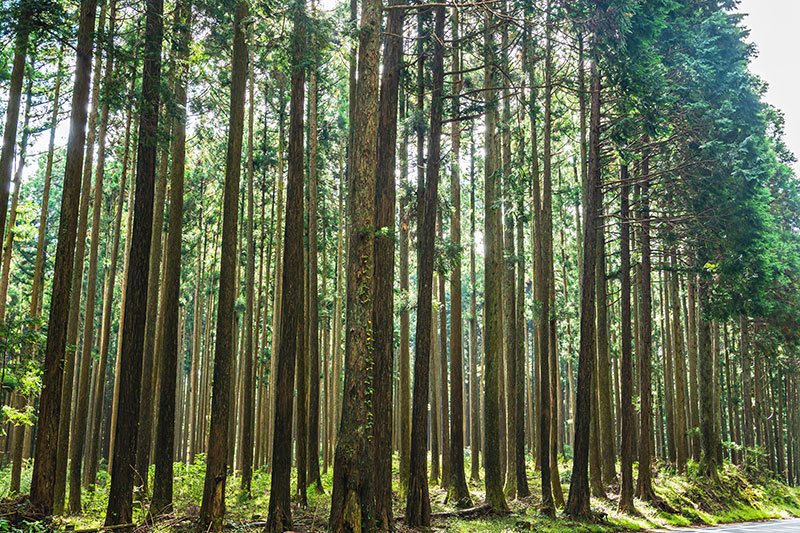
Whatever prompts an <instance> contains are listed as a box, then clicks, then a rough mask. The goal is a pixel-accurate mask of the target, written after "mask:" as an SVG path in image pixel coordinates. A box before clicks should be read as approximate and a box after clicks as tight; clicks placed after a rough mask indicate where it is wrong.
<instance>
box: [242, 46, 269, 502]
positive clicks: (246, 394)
mask: <svg viewBox="0 0 800 533" xmlns="http://www.w3.org/2000/svg"><path fill="white" fill-rule="evenodd" d="M249 39H250V41H249V50H248V54H249V56H250V57H249V63H250V69H249V70H250V72H249V76H248V94H249V96H250V98H249V100H250V101H249V102H248V112H247V230H246V231H247V265H246V266H245V271H246V274H245V275H246V279H245V313H246V315H245V318H244V323H243V327H244V329H245V333H244V345H245V348H244V353H243V354H242V357H243V358H244V361H243V367H244V368H243V369H242V389H243V390H242V408H241V410H240V412H241V431H242V436H241V440H240V441H239V446H240V448H241V472H242V479H241V492H242V494H243V495H244V496H246V497H248V496H250V486H251V483H252V479H253V404H254V394H255V391H254V390H253V389H254V383H253V365H254V361H253V358H254V357H255V356H257V354H258V349H257V348H256V349H255V350H254V346H253V345H254V343H255V344H256V346H257V345H258V319H257V318H254V317H253V313H254V306H255V301H254V300H255V287H254V286H255V277H256V257H255V255H256V242H255V237H254V236H253V223H254V219H255V207H254V205H253V180H254V174H253V151H254V150H255V148H254V147H253V141H254V138H255V135H254V131H253V128H254V126H255V120H254V109H255V98H256V94H255V66H254V63H253V33H252V32H250V35H249ZM262 214H263V205H262ZM261 244H262V250H263V244H264V243H263V239H262V243H261ZM259 287H260V284H259ZM254 336H255V340H254Z"/></svg>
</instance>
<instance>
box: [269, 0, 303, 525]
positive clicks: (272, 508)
mask: <svg viewBox="0 0 800 533" xmlns="http://www.w3.org/2000/svg"><path fill="white" fill-rule="evenodd" d="M291 9H292V19H293V24H294V29H293V32H292V44H291V61H292V63H291V69H292V71H291V95H290V103H289V160H288V162H289V166H288V170H289V176H288V182H287V188H286V226H285V230H284V238H283V263H282V272H281V279H282V287H281V291H282V293H281V297H280V298H281V300H280V330H279V332H280V333H279V337H278V338H279V341H278V346H277V347H278V351H277V353H275V352H273V353H275V355H274V356H273V358H274V360H275V361H276V365H275V367H274V370H276V372H274V373H273V374H272V376H273V377H272V386H273V387H274V390H273V393H272V395H273V398H274V405H273V408H274V413H275V415H274V423H273V425H272V439H273V442H272V479H271V482H270V483H271V484H270V493H269V516H268V518H267V527H266V530H267V531H269V532H276V533H279V532H282V531H286V530H290V529H292V509H291V506H290V503H289V491H290V486H289V485H290V474H291V457H292V439H291V436H292V410H293V409H292V404H293V396H294V394H293V385H294V369H295V357H296V350H297V335H298V324H299V318H300V313H302V311H303V310H302V307H301V306H302V299H301V298H302V296H301V289H302V286H303V278H302V276H303V177H304V176H303V97H304V87H303V86H304V84H305V69H304V68H303V65H302V63H303V58H304V47H305V43H306V34H305V24H306V12H305V2H304V0H296V1H295V2H293V3H292V5H291ZM279 179H282V176H280V177H279ZM276 277H277V274H276ZM276 290H277V289H276ZM273 345H274V343H273Z"/></svg>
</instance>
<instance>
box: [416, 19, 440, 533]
mask: <svg viewBox="0 0 800 533" xmlns="http://www.w3.org/2000/svg"><path fill="white" fill-rule="evenodd" d="M434 14H435V21H434V45H433V60H432V73H433V78H432V80H433V85H432V90H431V122H430V135H429V138H428V165H427V169H426V171H427V172H426V174H427V175H426V176H425V191H424V210H423V212H422V216H421V217H420V219H419V221H418V226H417V227H418V232H417V234H418V240H419V275H418V291H417V294H418V296H417V334H416V347H415V351H416V356H415V360H414V405H413V411H412V420H411V424H412V425H411V462H410V478H409V482H408V494H407V500H406V520H407V522H408V525H409V526H412V527H415V526H416V527H419V526H422V527H428V526H430V523H431V506H430V500H429V497H428V483H427V472H426V470H427V468H426V463H427V460H426V459H427V453H426V446H425V440H426V439H425V436H426V433H427V426H428V413H427V409H428V385H429V381H430V379H429V369H430V368H431V367H430V363H431V353H430V352H431V342H435V340H433V341H432V339H433V338H434V337H433V332H432V330H431V328H432V327H433V324H434V320H433V309H432V300H433V256H434V253H435V250H434V235H435V231H436V210H437V203H438V194H437V192H438V186H439V170H440V158H441V135H442V114H443V107H444V106H443V101H442V97H443V86H444V25H445V15H446V11H445V7H444V5H441V6H437V7H435V8H434ZM434 365H435V360H434ZM433 406H434V403H433V402H431V409H432V411H434V407H433ZM434 416H435V415H434ZM431 431H433V427H432V428H431Z"/></svg>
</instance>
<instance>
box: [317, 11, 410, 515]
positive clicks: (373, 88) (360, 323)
mask: <svg viewBox="0 0 800 533" xmlns="http://www.w3.org/2000/svg"><path fill="white" fill-rule="evenodd" d="M361 11H362V12H361V23H360V30H359V33H360V35H359V49H358V81H357V83H356V93H355V94H351V97H353V96H354V97H355V99H354V100H353V99H351V106H354V107H355V111H354V113H355V116H357V117H361V120H359V121H357V122H356V123H355V126H354V128H353V139H352V142H353V145H352V148H353V150H352V154H353V159H352V161H353V167H352V170H353V173H352V175H351V176H350V206H349V210H350V220H351V224H352V226H351V230H350V237H349V240H350V242H349V245H348V249H349V250H348V269H347V311H346V312H347V322H346V328H345V329H346V344H345V381H344V389H343V397H342V419H341V425H340V429H339V437H338V440H337V443H336V453H335V457H334V466H333V468H334V471H333V495H332V498H331V514H330V522H329V529H330V531H352V530H355V531H357V530H360V529H362V528H363V529H366V530H368V531H369V530H371V529H372V528H374V527H375V525H374V524H375V523H374V520H376V519H377V518H378V517H377V516H376V515H375V487H374V464H373V461H374V440H373V439H374V436H375V428H374V425H373V423H374V421H375V420H374V415H375V412H374V408H373V405H372V402H373V397H374V391H373V387H374V385H375V382H374V370H375V355H374V338H373V335H374V332H373V325H372V323H371V320H372V316H373V315H372V307H373V296H374V294H373V293H374V280H373V276H374V270H375V249H374V244H375V190H376V188H375V179H376V163H377V161H376V155H377V153H376V149H377V137H378V135H377V132H378V96H379V94H378V75H379V63H378V61H379V57H380V50H379V46H380V33H381V32H380V27H381V4H380V2H378V1H377V0H369V1H366V0H365V1H364V2H363V3H362V9H361ZM301 161H302V160H301ZM301 164H302V162H301ZM412 457H413V455H412Z"/></svg>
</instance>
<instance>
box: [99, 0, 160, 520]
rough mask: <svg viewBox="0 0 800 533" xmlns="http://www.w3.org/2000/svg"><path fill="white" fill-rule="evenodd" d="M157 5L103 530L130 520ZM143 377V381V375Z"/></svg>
mask: <svg viewBox="0 0 800 533" xmlns="http://www.w3.org/2000/svg"><path fill="white" fill-rule="evenodd" d="M162 12H163V2H162V0H148V2H147V6H146V13H147V15H146V22H145V48H144V71H143V78H142V97H141V98H142V99H141V101H142V112H141V116H140V121H139V149H138V156H137V163H136V192H137V194H136V201H135V203H134V207H133V210H134V215H133V232H132V237H131V249H130V253H129V260H130V268H129V270H128V273H127V278H126V280H125V285H126V294H127V297H126V300H125V318H124V319H123V324H122V337H121V340H120V345H121V349H120V354H119V357H120V366H119V368H120V379H119V399H120V401H119V406H118V415H117V425H116V427H115V428H113V429H112V431H113V432H114V434H115V443H116V444H115V446H114V450H113V454H114V464H115V465H116V468H115V469H114V470H113V471H112V475H111V488H110V491H109V500H108V508H107V509H106V520H105V525H107V526H114V525H119V524H126V523H130V522H131V520H132V517H133V508H132V505H133V501H132V499H133V486H134V475H135V474H136V472H135V471H134V468H135V460H136V443H137V433H138V427H137V423H138V420H139V393H140V386H141V383H140V382H141V374H142V360H141V354H142V350H143V348H144V329H145V318H146V317H145V311H146V310H145V304H146V295H147V285H148V277H149V271H148V270H149V268H148V267H149V265H148V259H149V257H150V244H151V238H152V231H153V182H154V179H155V172H156V147H157V140H156V138H157V135H158V108H159V100H160V95H159V93H160V79H161V40H162V33H163V32H162V26H163V22H162ZM148 378H149V376H148Z"/></svg>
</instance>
